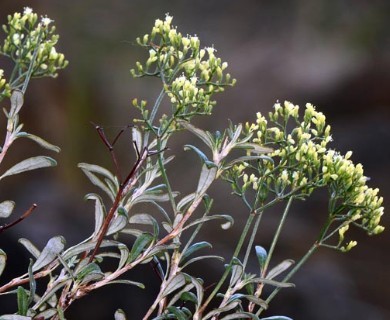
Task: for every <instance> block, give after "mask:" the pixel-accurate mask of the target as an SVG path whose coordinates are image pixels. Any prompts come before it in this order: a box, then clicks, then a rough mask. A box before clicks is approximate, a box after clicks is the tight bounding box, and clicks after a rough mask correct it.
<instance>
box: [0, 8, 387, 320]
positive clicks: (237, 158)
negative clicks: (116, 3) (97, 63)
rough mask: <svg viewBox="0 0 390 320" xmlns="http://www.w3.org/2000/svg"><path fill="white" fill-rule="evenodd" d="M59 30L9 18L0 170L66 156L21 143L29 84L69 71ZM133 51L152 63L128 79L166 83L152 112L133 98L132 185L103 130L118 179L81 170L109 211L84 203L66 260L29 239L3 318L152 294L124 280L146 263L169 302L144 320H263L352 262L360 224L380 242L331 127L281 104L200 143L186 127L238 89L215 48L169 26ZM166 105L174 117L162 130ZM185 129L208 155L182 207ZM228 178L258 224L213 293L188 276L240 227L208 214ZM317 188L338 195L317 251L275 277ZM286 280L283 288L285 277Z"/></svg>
mask: <svg viewBox="0 0 390 320" xmlns="http://www.w3.org/2000/svg"><path fill="white" fill-rule="evenodd" d="M51 22H52V21H51V20H50V19H48V18H43V19H42V20H41V22H38V18H37V15H36V14H35V13H33V12H32V10H31V9H29V8H26V9H25V11H24V13H23V14H15V15H14V16H13V17H11V16H10V17H9V18H8V26H6V27H4V30H5V31H6V34H7V37H6V40H5V42H4V45H3V46H2V53H3V54H4V55H5V56H7V57H10V58H11V59H12V60H13V61H14V63H15V68H14V71H13V72H12V74H11V77H10V80H8V81H7V80H6V78H4V73H3V71H2V70H1V72H0V89H1V90H2V92H1V97H2V98H5V97H9V96H10V97H11V99H10V102H11V108H10V111H5V114H6V117H7V119H8V125H7V134H6V139H5V141H6V142H5V144H4V146H3V149H2V152H1V154H0V155H1V160H2V159H3V157H4V155H5V153H6V152H7V150H8V148H9V146H10V145H11V144H12V142H13V141H14V140H15V139H16V138H18V137H28V138H30V139H33V140H34V141H36V142H38V143H39V144H40V145H41V146H43V147H45V148H47V149H51V150H54V151H59V149H58V147H55V146H53V145H51V144H49V143H48V142H46V141H44V140H42V139H41V138H38V137H36V136H33V135H31V134H27V133H24V132H21V126H22V125H20V124H18V113H19V111H20V108H21V107H22V104H23V96H24V94H25V89H26V87H27V84H28V82H29V80H30V78H31V77H40V76H54V75H55V73H56V71H57V70H58V69H61V68H64V67H65V66H66V64H67V62H66V60H64V56H63V55H62V54H59V53H57V52H56V50H55V44H56V42H57V40H58V36H57V35H55V34H54V27H52V28H50V29H49V24H50V23H51ZM137 43H138V44H139V45H140V46H141V47H142V48H145V49H146V50H147V51H148V53H149V57H148V58H147V60H146V63H144V64H142V63H140V62H137V63H136V68H135V69H133V70H131V73H132V75H133V76H135V77H139V78H142V77H156V78H158V79H160V80H161V87H162V88H161V92H160V94H159V95H158V96H157V98H156V100H155V102H154V104H153V105H152V107H149V106H148V104H147V102H146V101H140V102H139V101H138V100H137V99H134V100H133V106H134V107H135V108H136V109H137V110H138V111H139V113H140V116H139V118H136V119H134V123H133V124H132V137H133V142H134V149H135V153H136V156H137V160H136V162H135V163H134V165H133V166H132V167H130V168H127V175H124V176H122V175H121V174H120V172H121V171H122V170H121V169H123V168H119V165H118V160H117V157H116V154H115V151H114V144H115V142H116V140H117V139H118V137H119V135H118V136H117V137H116V138H115V139H114V141H113V142H110V141H109V140H108V139H107V137H106V136H105V134H104V130H103V128H102V127H100V126H96V129H97V132H98V134H99V136H100V138H101V139H102V141H103V143H104V144H105V145H106V147H107V149H108V150H109V151H110V153H111V156H112V160H113V163H114V165H115V168H116V172H115V173H111V172H110V171H109V170H107V169H105V168H103V167H101V166H98V165H95V164H88V163H80V164H79V167H80V168H81V169H82V170H83V172H84V173H85V174H86V176H87V177H88V178H89V180H90V181H91V182H92V184H94V185H95V186H97V187H98V188H100V190H101V191H102V193H103V194H104V196H107V197H108V199H109V201H108V202H107V203H106V202H105V201H103V197H102V196H101V195H99V194H88V195H87V196H86V199H87V200H92V201H93V202H94V204H95V224H94V232H93V233H92V234H91V236H90V237H88V238H87V239H85V240H84V241H82V242H81V243H79V244H77V245H74V246H72V247H69V248H66V245H65V238H64V237H63V236H55V237H53V238H51V239H50V240H49V241H48V243H47V245H46V246H45V247H44V248H43V249H42V251H40V250H39V249H37V248H36V247H35V246H34V245H33V244H32V243H31V242H30V241H29V240H27V239H20V243H21V244H22V245H24V246H25V247H26V249H27V250H28V251H29V252H30V253H31V254H32V256H33V258H32V259H31V262H30V265H29V267H28V270H27V272H26V273H25V274H24V275H21V276H20V277H17V278H15V279H12V280H11V281H9V282H8V283H5V284H2V285H1V287H0V294H1V295H3V294H10V293H13V294H15V295H16V297H17V302H18V310H17V311H16V313H15V314H14V315H3V316H1V317H0V319H16V320H22V319H65V311H66V310H67V308H68V307H69V306H70V305H71V304H72V303H73V302H74V301H75V300H78V299H80V298H82V297H83V296H85V295H87V294H88V293H89V292H91V291H93V290H96V289H98V288H100V287H103V286H106V285H109V284H117V283H122V284H129V285H135V286H138V287H140V288H143V287H144V284H142V283H139V282H136V281H130V280H127V279H123V278H122V275H123V274H125V273H128V272H129V271H131V270H132V269H133V268H135V267H136V266H139V265H143V266H141V267H144V268H145V267H148V266H147V265H146V264H147V263H150V264H152V265H153V267H154V269H155V270H156V272H157V274H158V275H159V278H160V290H159V292H158V293H157V295H156V297H155V300H154V301H152V302H151V305H150V308H149V309H148V310H146V311H145V315H144V318H143V319H248V318H250V319H260V318H259V317H260V315H261V313H262V312H263V311H264V310H265V309H267V308H268V306H269V303H270V302H271V300H272V299H273V297H274V296H275V295H276V294H277V293H278V292H279V291H280V289H282V288H286V287H292V286H293V284H292V283H290V282H289V281H290V279H291V277H292V276H293V275H294V274H295V272H296V271H297V270H298V269H299V268H300V267H301V266H302V264H303V263H304V262H305V261H306V260H307V259H308V258H309V257H310V256H311V255H312V254H313V252H314V251H315V250H316V249H318V248H319V247H327V248H331V249H335V250H339V251H342V252H346V251H349V250H350V249H351V248H352V247H354V246H355V245H356V241H353V240H346V232H347V230H348V228H349V227H350V226H355V227H358V228H361V229H363V230H365V231H366V232H367V233H368V234H370V235H371V234H378V233H380V232H382V231H383V229H384V228H383V227H382V226H380V218H381V216H382V214H383V207H382V206H381V205H382V198H380V197H379V196H378V189H371V188H369V187H368V186H367V184H366V182H367V179H366V177H365V176H364V174H363V169H362V166H361V165H360V164H357V165H355V164H354V163H353V162H352V161H351V160H350V157H351V154H352V153H351V152H348V153H347V154H346V155H342V154H340V153H339V152H337V151H335V150H332V149H330V148H329V147H328V144H329V143H330V142H331V140H332V138H331V133H330V126H329V125H327V124H326V122H325V116H324V115H323V114H322V113H321V112H318V111H316V110H315V108H314V107H313V106H312V105H311V104H307V105H306V108H305V110H304V113H303V117H301V116H300V113H299V107H298V106H295V105H293V104H292V103H290V102H285V103H284V104H283V105H281V104H279V103H276V104H275V105H274V109H273V111H272V112H270V113H269V115H268V119H266V118H265V117H264V116H263V115H261V114H260V113H258V114H257V116H256V119H255V121H254V123H246V124H245V125H242V124H238V125H235V124H230V125H229V126H228V128H227V129H226V130H225V131H224V132H223V133H220V132H216V133H210V132H207V131H204V130H202V129H200V128H197V127H195V126H194V125H192V124H191V123H190V121H191V120H192V118H193V117H196V116H205V115H207V116H209V115H211V114H212V109H213V107H214V106H215V100H213V99H214V94H216V93H219V92H223V91H224V89H225V87H229V86H232V85H234V83H235V80H234V79H232V78H231V76H230V75H229V74H228V73H226V68H227V63H226V62H222V60H221V59H220V58H218V57H217V56H216V50H215V49H214V48H210V47H209V48H204V49H203V48H201V46H200V41H199V39H198V37H196V36H183V35H182V34H181V33H179V32H178V31H177V29H176V28H175V27H173V26H172V17H170V16H169V15H167V16H166V18H165V20H156V22H155V25H154V27H153V29H152V31H151V33H150V34H147V35H145V36H144V37H142V38H139V39H137ZM166 105H168V106H169V107H170V111H169V112H167V113H165V114H162V115H161V116H160V117H159V118H158V117H157V115H158V114H159V113H161V109H162V107H163V106H166ZM182 130H187V131H189V132H191V133H193V134H194V135H195V136H196V137H198V138H199V139H200V140H201V141H202V142H203V143H204V144H205V147H206V149H209V150H207V151H202V150H200V149H199V148H198V147H196V146H193V145H185V146H184V148H185V150H190V151H192V152H194V153H195V154H196V156H197V157H199V158H200V160H201V168H200V175H199V181H198V184H197V187H196V189H195V190H194V191H193V192H192V193H190V194H187V195H184V196H182V195H180V193H179V192H177V191H174V190H173V189H172V186H171V183H170V175H169V174H168V172H167V167H169V165H171V163H172V162H174V161H175V160H174V157H173V156H172V155H169V150H168V146H169V139H170V138H171V137H172V136H173V135H175V134H176V133H178V132H180V131H182ZM54 164H55V162H54V160H53V159H51V158H48V157H34V158H30V159H27V160H24V161H22V162H21V163H19V164H17V165H15V166H13V167H12V168H11V169H9V170H7V171H6V172H5V173H4V174H3V175H2V176H0V180H1V179H2V178H3V177H6V176H9V175H12V174H17V173H20V172H23V171H28V170H32V169H36V168H40V167H45V166H51V165H54ZM218 179H223V180H225V181H227V182H228V183H229V184H230V185H231V186H232V192H233V194H235V195H236V196H238V197H239V198H240V199H241V200H242V201H243V202H244V204H245V205H246V207H247V209H248V213H247V221H246V224H245V226H244V228H243V229H242V230H241V235H240V237H239V238H238V239H237V245H236V248H235V249H234V251H233V253H232V256H231V258H230V259H229V260H228V261H227V263H226V264H225V266H224V267H222V271H221V277H220V280H219V282H218V283H216V284H215V285H214V286H213V287H212V290H210V291H211V292H210V291H206V290H205V285H204V283H207V279H200V278H197V277H196V276H195V275H192V274H190V273H189V272H188V266H189V265H191V264H193V263H196V262H197V261H200V260H204V259H217V260H221V261H223V259H222V258H221V257H220V256H218V255H202V254H199V252H200V250H202V249H210V248H211V244H210V243H208V242H205V241H201V239H199V240H196V239H197V238H199V235H200V234H199V231H200V230H201V228H202V227H203V226H204V225H205V224H206V223H208V222H209V221H212V220H215V219H220V220H223V224H222V228H223V229H226V228H229V227H231V226H232V225H233V218H232V217H231V216H229V215H219V214H212V213H211V212H212V204H213V200H212V198H211V197H210V196H209V194H208V191H209V188H210V186H211V185H212V184H213V183H214V182H215V181H216V180H218ZM320 188H325V189H327V190H328V191H329V205H328V210H327V212H324V214H325V215H326V216H327V219H326V222H325V224H324V225H323V226H322V228H321V230H320V232H319V236H318V238H317V240H316V241H315V242H314V244H312V246H311V247H310V248H309V250H308V252H307V253H306V254H305V255H304V256H303V257H302V258H300V259H299V260H298V262H297V263H296V264H295V265H294V261H293V260H291V259H286V260H284V261H282V262H280V263H278V264H276V266H274V267H272V268H271V267H270V265H271V261H273V260H272V257H273V252H274V250H275V247H276V245H277V242H278V240H279V237H280V234H281V232H282V229H283V226H284V223H285V221H286V217H287V215H288V213H289V211H290V208H291V206H292V203H293V202H294V201H299V200H305V199H307V198H309V197H310V195H311V194H312V192H313V191H314V190H316V189H320ZM232 201H233V200H232ZM145 202H146V203H149V204H152V206H154V207H155V209H156V210H152V209H150V212H147V213H143V212H142V213H140V211H139V210H140V209H139V208H138V207H137V205H138V204H140V203H145ZM280 203H284V204H285V207H284V210H283V214H282V217H281V220H280V222H279V225H278V227H277V229H276V231H275V234H274V238H273V240H272V242H271V244H269V245H267V244H263V245H262V246H260V245H255V242H256V241H258V237H256V235H257V234H258V230H259V228H260V222H261V219H262V218H263V216H264V215H265V212H266V211H267V210H269V209H270V208H271V207H272V206H274V205H276V204H280ZM13 207H14V203H13V202H12V201H4V202H2V203H1V204H0V214H1V217H2V218H6V217H8V216H10V214H11V212H12V209H13ZM34 207H35V205H34V206H32V207H31V208H30V209H29V210H28V211H26V213H25V214H24V215H23V216H22V217H21V218H19V219H17V220H15V221H14V222H13V223H10V224H8V225H4V226H3V227H1V229H0V232H2V231H4V230H6V229H7V228H9V227H10V226H12V225H14V224H16V223H18V222H20V221H22V220H23V219H24V218H26V217H27V216H28V215H29V214H30V213H31V212H32V210H33V209H34ZM183 234H186V237H183ZM123 235H131V236H133V237H134V241H133V242H132V243H128V242H127V241H125V240H126V238H125V237H123ZM265 247H268V249H265ZM103 248H104V250H101V249H103ZM252 252H254V253H255V254H256V257H257V262H256V263H258V264H259V267H258V272H257V274H252V273H249V272H248V271H247V267H248V265H249V263H252V264H253V262H250V254H251V253H252ZM109 258H111V259H112V258H114V259H116V260H117V266H116V268H114V269H110V270H105V269H106V266H105V265H104V264H103V262H104V261H105V260H106V259H109ZM293 265H294V266H293ZM5 266H6V254H5V252H4V251H2V250H0V274H1V273H2V271H3V270H4V268H5ZM283 273H285V275H284V277H280V275H281V274H283ZM130 274H131V273H130ZM42 278H47V280H48V282H43V283H46V285H45V288H44V290H41V291H39V292H38V290H37V289H36V288H37V281H41V279H42ZM264 286H270V287H271V288H274V289H273V291H272V292H271V294H269V295H265V294H264V292H263V288H264ZM211 302H213V303H212V304H211ZM114 316H115V319H117V320H119V319H125V318H126V315H125V314H124V312H123V311H122V310H120V309H119V310H118V311H117V312H116V313H115V315H114ZM261 319H289V318H288V317H285V316H273V317H266V318H261Z"/></svg>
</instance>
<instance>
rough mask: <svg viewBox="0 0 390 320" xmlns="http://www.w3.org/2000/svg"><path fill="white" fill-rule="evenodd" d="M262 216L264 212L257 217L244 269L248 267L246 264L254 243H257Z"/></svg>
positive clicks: (246, 253)
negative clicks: (256, 238)
mask: <svg viewBox="0 0 390 320" xmlns="http://www.w3.org/2000/svg"><path fill="white" fill-rule="evenodd" d="M262 215H263V211H261V212H260V213H258V214H257V216H256V221H255V225H254V226H253V229H252V234H251V237H250V239H249V243H248V247H247V249H246V252H245V257H244V261H243V266H244V269H245V267H246V264H247V263H248V259H249V254H250V252H251V251H252V247H253V242H254V241H255V237H256V234H257V230H258V229H259V225H260V221H261V217H262Z"/></svg>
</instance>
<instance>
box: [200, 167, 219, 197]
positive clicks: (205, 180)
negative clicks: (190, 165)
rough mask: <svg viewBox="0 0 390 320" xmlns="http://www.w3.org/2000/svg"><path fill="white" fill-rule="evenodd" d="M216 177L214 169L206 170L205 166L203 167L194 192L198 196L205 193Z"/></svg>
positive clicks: (215, 169)
mask: <svg viewBox="0 0 390 320" xmlns="http://www.w3.org/2000/svg"><path fill="white" fill-rule="evenodd" d="M216 175H217V168H216V167H212V168H208V167H207V165H203V167H202V172H201V173H200V178H199V182H198V187H197V189H196V192H197V193H198V194H203V193H205V192H206V190H207V189H208V188H209V186H210V185H211V183H212V182H213V181H214V179H215V177H216Z"/></svg>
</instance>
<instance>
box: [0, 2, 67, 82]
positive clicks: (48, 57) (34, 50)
mask: <svg viewBox="0 0 390 320" xmlns="http://www.w3.org/2000/svg"><path fill="white" fill-rule="evenodd" d="M51 22H52V20H51V19H49V18H47V17H42V18H41V20H40V21H38V15H37V14H36V13H34V12H33V10H32V9H31V8H25V9H24V11H23V14H21V13H15V14H14V15H13V16H11V15H10V16H8V24H7V25H4V26H3V30H4V31H5V33H6V34H7V36H6V38H5V40H4V44H3V45H2V46H0V53H1V54H3V55H5V56H8V57H10V58H11V59H12V60H13V61H14V62H15V64H17V66H18V68H20V73H21V74H19V76H18V78H17V79H16V81H15V82H11V83H10V85H11V87H12V88H17V87H18V86H19V85H20V84H21V81H23V80H24V77H23V76H21V75H22V74H23V72H24V73H27V71H28V70H29V68H30V65H32V74H31V76H32V77H44V76H51V77H54V76H56V75H57V73H56V72H57V70H58V69H63V68H65V67H66V65H67V64H68V61H66V60H65V58H64V55H63V54H62V53H58V52H57V51H56V49H55V45H56V44H57V42H58V38H59V36H58V35H57V34H55V27H54V26H53V27H50V24H51Z"/></svg>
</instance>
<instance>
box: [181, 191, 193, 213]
mask: <svg viewBox="0 0 390 320" xmlns="http://www.w3.org/2000/svg"><path fill="white" fill-rule="evenodd" d="M195 197H196V193H190V194H189V195H187V196H185V197H184V198H183V199H181V200H180V201H179V202H178V204H177V210H178V211H181V210H182V209H183V207H184V206H185V205H187V204H188V203H190V202H191V201H193V200H194V199H195Z"/></svg>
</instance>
